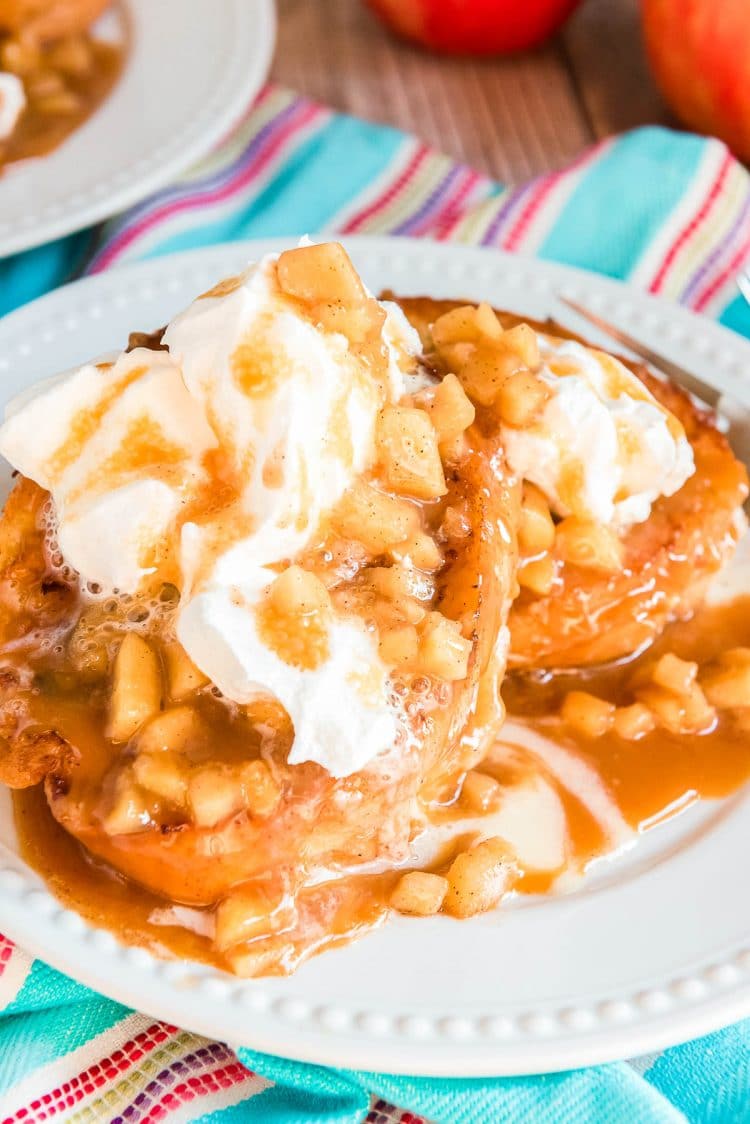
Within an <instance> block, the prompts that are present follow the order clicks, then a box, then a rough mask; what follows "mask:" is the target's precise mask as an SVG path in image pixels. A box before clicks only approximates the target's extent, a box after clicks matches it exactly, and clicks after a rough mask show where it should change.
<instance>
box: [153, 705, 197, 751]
mask: <svg viewBox="0 0 750 1124" xmlns="http://www.w3.org/2000/svg"><path fill="white" fill-rule="evenodd" d="M205 733H206V731H205V729H204V728H203V723H202V722H201V718H200V715H199V714H198V712H197V711H196V710H194V709H193V707H191V706H175V707H172V708H171V709H170V710H165V711H163V712H162V713H160V714H157V715H156V716H155V717H153V718H152V719H151V720H150V721H149V723H148V725H146V726H144V727H143V728H142V729H141V731H140V733H139V734H138V749H139V751H140V752H142V753H154V754H158V753H166V752H168V751H170V750H173V751H174V752H176V753H182V752H184V751H185V750H186V749H188V748H189V747H190V746H191V745H194V744H195V742H196V741H197V740H198V739H199V738H200V737H201V736H205Z"/></svg>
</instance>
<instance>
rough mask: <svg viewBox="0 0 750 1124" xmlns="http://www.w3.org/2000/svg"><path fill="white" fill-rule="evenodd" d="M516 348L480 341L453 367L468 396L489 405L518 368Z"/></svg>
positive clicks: (518, 361)
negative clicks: (459, 363) (465, 357)
mask: <svg viewBox="0 0 750 1124" xmlns="http://www.w3.org/2000/svg"><path fill="white" fill-rule="evenodd" d="M520 366H521V361H520V359H519V358H518V355H517V354H516V353H515V351H511V350H510V349H506V348H504V347H503V346H502V343H499V344H490V343H486V344H484V343H483V344H479V345H478V346H476V347H475V348H474V350H473V352H472V354H471V355H470V356H469V357H468V358H467V359H466V361H465V362H464V363H463V364H461V365H460V366H459V367H458V369H457V370H456V374H457V375H458V377H459V379H460V380H461V383H462V385H463V387H464V390H465V391H466V393H467V394H468V396H469V398H471V399H472V401H474V402H478V403H479V404H480V405H481V406H491V405H492V403H493V402H494V401H495V399H496V398H497V396H498V394H499V393H500V390H501V388H502V386H503V384H504V383H505V381H506V380H507V379H508V378H509V377H510V376H511V375H512V374H513V373H514V372H515V371H517V370H518V369H519V367H520Z"/></svg>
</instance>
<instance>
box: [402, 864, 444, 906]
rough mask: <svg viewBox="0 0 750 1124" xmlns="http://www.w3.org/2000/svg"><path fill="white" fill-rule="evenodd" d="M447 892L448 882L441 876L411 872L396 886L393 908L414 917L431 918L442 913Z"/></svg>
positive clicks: (416, 871) (423, 872)
mask: <svg viewBox="0 0 750 1124" xmlns="http://www.w3.org/2000/svg"><path fill="white" fill-rule="evenodd" d="M447 892H448V880H447V879H446V878H443V877H442V876H441V875H439V874H430V873H428V872H427V871H422V870H410V871H409V872H408V873H407V874H404V875H402V877H401V878H400V879H399V881H398V883H397V884H396V888H395V890H394V891H393V893H392V894H391V907H392V908H393V909H395V910H397V911H398V913H405V914H409V915H411V916H413V917H431V916H432V915H433V914H435V913H438V912H439V911H440V907H441V905H442V904H443V899H444V898H445V895H446V893H447Z"/></svg>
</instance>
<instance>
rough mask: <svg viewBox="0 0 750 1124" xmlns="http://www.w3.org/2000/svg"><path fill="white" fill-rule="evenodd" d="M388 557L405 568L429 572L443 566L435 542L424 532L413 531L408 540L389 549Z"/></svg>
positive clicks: (438, 548)
mask: <svg viewBox="0 0 750 1124" xmlns="http://www.w3.org/2000/svg"><path fill="white" fill-rule="evenodd" d="M390 555H391V557H392V558H393V559H394V561H396V562H401V563H402V564H403V565H405V566H415V567H416V568H417V569H418V570H426V571H428V572H431V571H433V570H439V569H440V567H441V566H442V565H443V561H444V559H443V555H442V554H441V551H440V547H439V546H438V544H437V543H436V542H435V540H434V539H433V538H432V537H431V535H428V534H427V533H426V532H425V531H415V532H414V534H413V535H411V536H410V537H409V538H408V539H404V541H403V542H400V543H397V544H396V545H395V546H393V547H391V550H390Z"/></svg>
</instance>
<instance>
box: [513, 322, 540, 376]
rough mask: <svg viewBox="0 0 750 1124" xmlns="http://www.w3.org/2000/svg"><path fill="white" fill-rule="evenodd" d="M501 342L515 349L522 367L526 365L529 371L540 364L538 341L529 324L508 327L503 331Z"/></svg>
mask: <svg viewBox="0 0 750 1124" xmlns="http://www.w3.org/2000/svg"><path fill="white" fill-rule="evenodd" d="M503 343H504V344H505V345H506V347H510V348H512V350H513V351H515V353H516V355H518V357H519V359H520V360H521V362H522V363H523V365H524V367H528V368H529V370H530V371H535V370H536V369H537V368H538V367H539V365H540V364H541V361H542V357H541V355H540V353H539V341H538V339H537V335H536V332H535V331H534V329H533V328H532V327H531V326H530V325H529V324H516V326H515V327H514V328H508V330H507V331H506V332H504V333H503Z"/></svg>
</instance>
